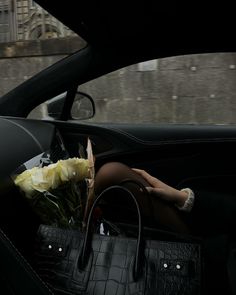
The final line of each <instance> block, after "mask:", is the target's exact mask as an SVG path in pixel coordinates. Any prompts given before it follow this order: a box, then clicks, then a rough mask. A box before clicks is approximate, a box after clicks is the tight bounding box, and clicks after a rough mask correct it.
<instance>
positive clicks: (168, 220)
mask: <svg viewBox="0 0 236 295" xmlns="http://www.w3.org/2000/svg"><path fill="white" fill-rule="evenodd" d="M125 179H132V180H135V181H139V182H141V183H142V184H143V185H144V186H149V184H148V183H147V182H146V181H145V180H144V179H143V178H142V177H141V176H140V175H138V174H137V173H136V172H134V171H133V170H132V169H130V168H129V167H128V166H126V165H124V164H122V163H118V162H110V163H107V164H105V165H103V166H102V167H101V168H100V169H99V170H98V172H97V174H96V178H95V193H96V194H99V193H100V192H101V191H102V190H104V189H105V188H107V187H109V186H111V185H116V184H120V183H121V182H122V181H123V180H125ZM126 186H127V187H129V189H130V190H132V192H133V193H134V194H135V196H136V197H137V199H138V201H139V203H140V205H141V206H142V211H143V214H144V216H146V217H148V216H150V218H152V221H153V223H155V225H156V226H158V225H159V226H164V227H167V228H169V229H170V230H173V231H175V232H180V233H189V229H188V227H187V225H186V224H185V222H184V221H183V218H182V216H181V213H180V212H179V211H178V210H177V209H176V208H174V207H173V206H171V205H170V204H168V203H167V202H165V201H163V200H160V199H158V198H156V197H153V196H151V195H148V197H147V195H146V194H145V193H144V192H143V191H141V190H140V188H138V186H136V185H133V184H127V185H126Z"/></svg>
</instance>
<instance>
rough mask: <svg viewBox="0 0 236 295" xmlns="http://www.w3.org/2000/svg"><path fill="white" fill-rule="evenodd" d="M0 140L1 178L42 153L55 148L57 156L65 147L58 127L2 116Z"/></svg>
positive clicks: (0, 120) (0, 119)
mask: <svg viewBox="0 0 236 295" xmlns="http://www.w3.org/2000/svg"><path fill="white" fill-rule="evenodd" d="M0 140H1V143H0V179H4V178H6V177H8V176H9V175H11V173H13V172H14V171H15V170H16V169H17V168H18V167H19V166H20V165H22V164H23V163H24V162H26V161H28V160H30V159H31V158H33V157H35V156H36V155H38V154H40V153H43V152H45V151H48V150H49V149H52V148H53V150H54V151H55V152H54V153H53V155H54V156H55V157H56V156H57V155H58V153H60V149H63V142H62V138H61V136H60V133H59V131H58V130H57V128H56V127H55V126H54V125H53V124H50V123H46V122H41V121H33V120H24V119H16V118H6V117H4V118H2V117H1V118H0Z"/></svg>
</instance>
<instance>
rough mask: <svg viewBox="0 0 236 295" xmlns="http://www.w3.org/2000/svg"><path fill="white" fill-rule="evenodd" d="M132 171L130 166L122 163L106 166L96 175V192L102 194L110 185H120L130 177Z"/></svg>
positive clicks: (111, 163) (107, 164) (110, 163)
mask: <svg viewBox="0 0 236 295" xmlns="http://www.w3.org/2000/svg"><path fill="white" fill-rule="evenodd" d="M131 171H132V170H131V169H130V168H129V167H128V166H126V165H125V164H123V163H120V162H109V163H106V164H104V165H103V166H102V167H101V168H100V169H99V170H98V171H97V173H96V177H95V191H96V192H100V191H102V190H103V189H104V188H106V187H108V186H110V185H114V184H119V183H120V182H121V181H122V180H123V179H124V178H127V177H128V176H129V175H130V173H131Z"/></svg>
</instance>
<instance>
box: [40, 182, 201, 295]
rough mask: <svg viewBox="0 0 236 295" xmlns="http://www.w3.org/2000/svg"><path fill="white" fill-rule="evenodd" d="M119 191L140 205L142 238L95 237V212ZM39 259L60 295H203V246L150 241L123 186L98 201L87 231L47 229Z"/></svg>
mask: <svg viewBox="0 0 236 295" xmlns="http://www.w3.org/2000/svg"><path fill="white" fill-rule="evenodd" d="M113 190H116V191H118V192H119V191H120V192H121V193H122V194H126V195H127V197H129V198H131V199H132V200H133V202H134V204H135V205H136V210H137V214H138V226H137V229H138V230H137V231H138V232H137V238H129V237H120V236H109V235H108V236H105V235H99V234H94V233H92V230H91V227H92V214H93V211H94V208H95V207H96V206H97V204H98V202H99V201H100V200H101V199H102V198H103V197H104V196H105V195H106V194H107V193H111V191H113ZM35 258H36V264H35V267H36V269H37V271H38V274H39V275H40V276H41V278H42V279H43V280H44V281H45V282H46V283H48V285H49V287H51V289H52V290H53V291H54V292H55V294H71V295H72V294H73V295H74V294H97V295H100V294H103V295H104V294H106V295H113V294H114V295H115V294H116V295H123V294H124V295H130V294H133V295H134V294H135V295H141V294H146V295H149V294H150V295H153V294H160V295H170V294H181V295H188V294H189V295H190V294H191V295H196V294H201V277H202V263H201V262H202V253H201V244H200V243H197V242H196V241H192V242H190V241H189V240H188V241H186V242H184V241H181V242H180V241H166V240H150V239H145V238H144V235H143V230H142V219H141V213H140V207H139V204H138V203H137V200H136V198H135V196H134V195H133V194H132V193H131V192H130V191H129V190H128V189H127V188H125V187H122V186H112V187H109V188H108V189H106V190H104V191H103V192H102V193H101V194H100V195H99V196H98V197H97V199H96V200H95V202H94V204H93V206H92V208H91V211H90V214H89V217H88V223H87V228H86V231H85V233H81V232H80V231H78V230H69V229H61V228H56V227H52V226H47V225H41V226H40V228H39V231H38V235H37V247H36V252H35Z"/></svg>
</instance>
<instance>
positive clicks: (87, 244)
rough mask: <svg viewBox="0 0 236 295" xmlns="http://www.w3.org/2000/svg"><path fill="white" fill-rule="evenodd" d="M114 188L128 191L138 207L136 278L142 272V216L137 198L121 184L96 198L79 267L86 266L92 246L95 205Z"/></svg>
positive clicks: (90, 214)
mask: <svg viewBox="0 0 236 295" xmlns="http://www.w3.org/2000/svg"><path fill="white" fill-rule="evenodd" d="M113 190H117V191H121V192H122V193H126V194H127V196H128V197H129V198H130V199H132V200H133V202H134V204H135V206H136V209H137V215H138V237H137V245H136V252H135V261H134V269H133V278H134V280H136V279H137V278H138V276H139V274H140V271H141V251H142V242H143V239H142V216H141V211H140V207H139V204H138V202H137V200H136V198H135V196H134V195H133V194H132V193H131V192H130V191H129V190H128V189H127V188H125V187H122V186H119V185H113V186H110V187H108V188H106V189H105V190H104V191H102V192H101V194H100V195H99V196H98V197H97V198H96V199H95V201H94V203H93V205H92V207H91V209H90V212H89V216H88V222H87V226H86V231H85V238H84V243H83V246H82V250H81V255H80V257H79V260H78V268H79V269H83V268H84V267H85V266H86V263H87V259H88V257H89V248H90V245H91V244H90V241H91V236H92V231H91V224H92V222H91V221H92V215H93V211H94V209H95V207H96V206H97V204H98V202H99V201H100V200H101V199H102V198H103V197H104V195H106V194H108V193H110V192H111V191H113Z"/></svg>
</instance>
